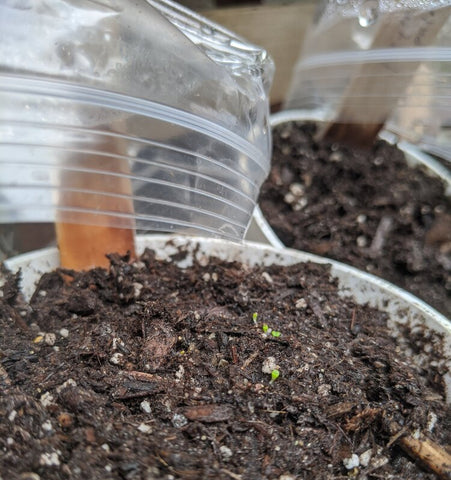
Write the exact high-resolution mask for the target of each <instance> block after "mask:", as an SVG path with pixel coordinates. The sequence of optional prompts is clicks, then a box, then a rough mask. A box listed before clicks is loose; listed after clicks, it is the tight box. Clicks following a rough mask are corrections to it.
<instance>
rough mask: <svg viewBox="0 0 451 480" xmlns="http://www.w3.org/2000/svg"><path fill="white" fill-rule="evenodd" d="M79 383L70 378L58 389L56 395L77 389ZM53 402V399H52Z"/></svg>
mask: <svg viewBox="0 0 451 480" xmlns="http://www.w3.org/2000/svg"><path fill="white" fill-rule="evenodd" d="M76 386H77V382H76V381H75V380H74V379H73V378H68V379H67V380H66V381H65V382H64V383H62V384H61V385H60V386H59V387H57V388H56V393H61V392H62V391H63V390H65V389H66V388H70V387H76ZM52 400H53V399H52Z"/></svg>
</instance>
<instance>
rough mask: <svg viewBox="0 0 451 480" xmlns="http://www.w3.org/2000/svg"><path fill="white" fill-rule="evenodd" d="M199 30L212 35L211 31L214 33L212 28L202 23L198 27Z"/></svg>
mask: <svg viewBox="0 0 451 480" xmlns="http://www.w3.org/2000/svg"><path fill="white" fill-rule="evenodd" d="M200 30H201V32H202V33H203V34H205V35H213V33H214V31H213V29H212V28H211V27H210V26H208V25H202V26H201V27H200Z"/></svg>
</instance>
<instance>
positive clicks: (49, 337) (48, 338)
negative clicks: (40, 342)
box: [44, 333, 56, 346]
mask: <svg viewBox="0 0 451 480" xmlns="http://www.w3.org/2000/svg"><path fill="white" fill-rule="evenodd" d="M44 342H45V343H46V344H47V345H50V346H53V345H55V342H56V335H55V334H54V333H45V334H44Z"/></svg>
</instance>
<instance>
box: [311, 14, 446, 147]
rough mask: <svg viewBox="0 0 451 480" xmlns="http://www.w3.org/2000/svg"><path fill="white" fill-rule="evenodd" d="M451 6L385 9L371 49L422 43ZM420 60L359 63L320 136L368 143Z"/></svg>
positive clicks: (432, 35)
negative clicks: (335, 115) (332, 117)
mask: <svg viewBox="0 0 451 480" xmlns="http://www.w3.org/2000/svg"><path fill="white" fill-rule="evenodd" d="M450 12H451V6H449V5H448V6H445V7H442V8H439V9H436V10H430V11H418V10H417V11H415V10H412V11H403V12H393V13H390V14H385V15H384V17H383V18H382V20H381V21H380V26H379V28H378V30H377V32H376V34H375V36H374V39H373V42H372V45H371V47H370V49H371V50H377V49H388V48H403V47H405V48H408V47H424V46H428V45H430V44H431V43H432V42H433V40H434V39H435V38H436V36H437V34H438V32H439V31H440V29H441V27H442V26H443V25H444V23H445V22H446V21H447V20H448V17H449V15H450ZM419 65H420V63H419V62H416V61H412V62H403V61H399V62H396V61H394V62H385V63H366V64H363V65H361V66H360V67H359V68H358V70H357V71H356V72H355V74H354V75H353V77H352V79H351V82H350V84H349V85H348V87H347V88H346V90H345V93H344V94H343V98H342V101H341V106H340V107H339V109H338V115H337V117H336V118H335V119H334V121H333V123H331V124H329V125H326V127H325V128H324V130H323V131H322V132H320V135H319V137H321V138H324V139H327V140H329V141H333V142H340V143H347V144H350V145H356V146H362V147H368V146H371V145H372V144H373V143H374V140H375V139H376V137H377V134H378V133H379V131H380V130H381V128H382V127H383V126H384V124H385V122H386V120H387V119H388V118H389V116H390V114H391V112H392V110H393V108H394V107H395V106H396V104H397V101H398V99H399V98H400V97H401V96H402V95H403V94H404V92H405V90H406V88H407V86H408V84H409V82H410V80H411V77H413V75H414V73H415V71H416V70H417V68H418V67H419Z"/></svg>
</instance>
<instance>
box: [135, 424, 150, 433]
mask: <svg viewBox="0 0 451 480" xmlns="http://www.w3.org/2000/svg"><path fill="white" fill-rule="evenodd" d="M138 430H139V431H140V432H142V433H152V427H151V426H150V425H146V424H145V423H141V424H139V426H138Z"/></svg>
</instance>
